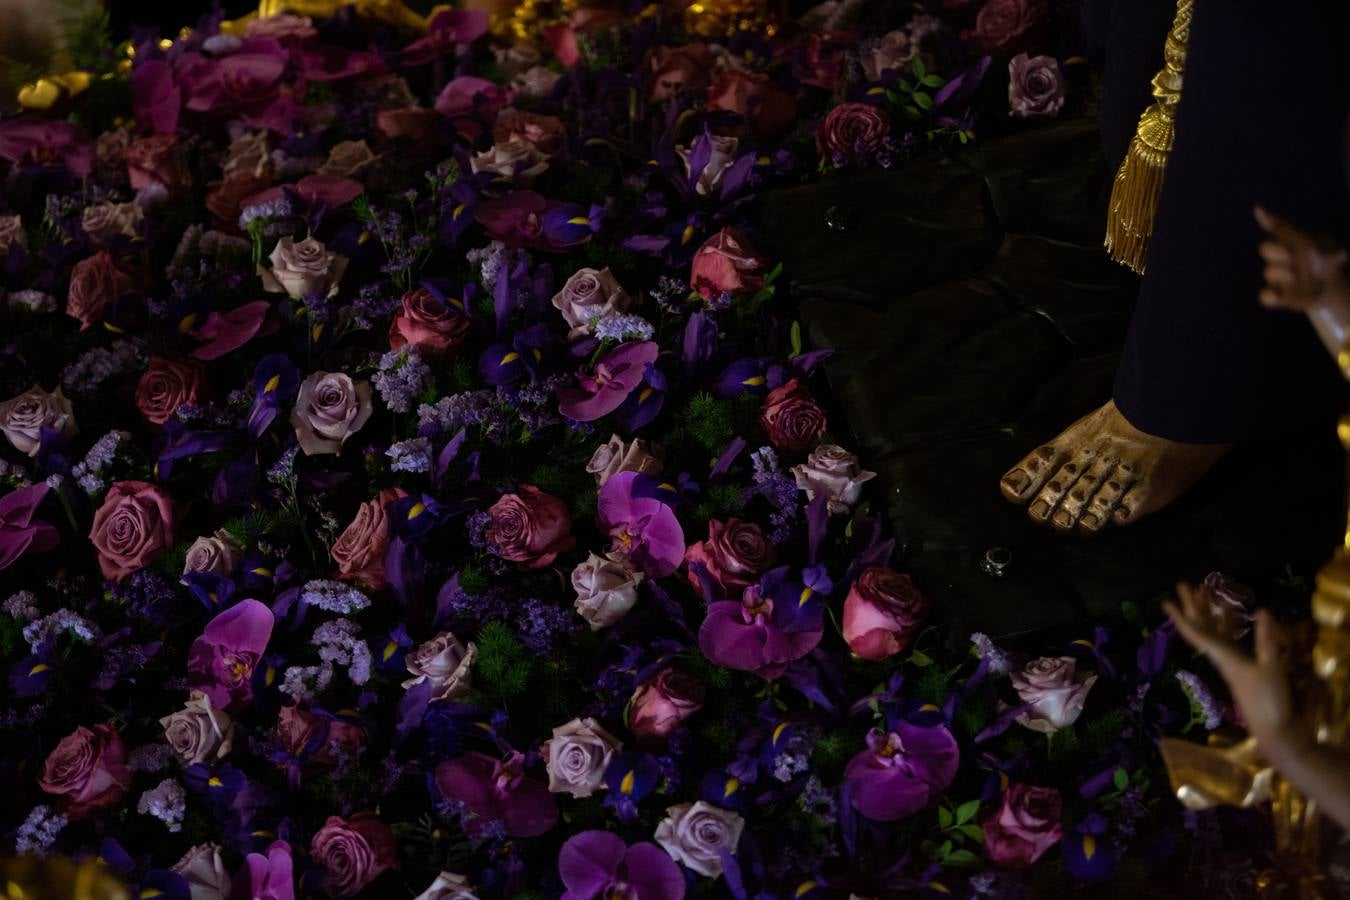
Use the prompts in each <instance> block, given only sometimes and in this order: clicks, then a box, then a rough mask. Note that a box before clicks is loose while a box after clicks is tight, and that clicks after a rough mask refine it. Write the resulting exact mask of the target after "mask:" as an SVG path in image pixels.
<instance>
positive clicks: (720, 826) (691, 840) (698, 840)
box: [652, 800, 745, 878]
mask: <svg viewBox="0 0 1350 900" xmlns="http://www.w3.org/2000/svg"><path fill="white" fill-rule="evenodd" d="M744 830H745V820H744V819H742V818H741V817H740V816H739V815H737V814H736V813H734V812H732V811H730V810H727V809H722V807H720V806H713V805H712V804H711V803H707V802H705V801H703V800H699V801H698V802H697V803H680V804H678V805H676V806H672V807H670V808H669V809H667V810H666V817H665V818H664V819H662V820H661V822H660V823H659V824H658V825H657V826H656V833H655V834H654V835H653V836H652V838H653V840H655V841H656V843H658V844H660V845H661V849H663V850H665V851H666V852H667V853H669V854H670V858H671V859H673V860H675V861H676V862H678V863H683V864H684V865H685V866H686V867H688V868H689V869H690V870H691V871H693V872H697V873H698V874H699V875H703V876H706V877H708V878H718V877H720V876H721V874H722V854H723V853H729V854H731V855H733V856H734V855H735V854H736V845H737V844H739V843H740V841H741V832H742V831H744Z"/></svg>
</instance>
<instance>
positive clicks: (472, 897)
mask: <svg viewBox="0 0 1350 900" xmlns="http://www.w3.org/2000/svg"><path fill="white" fill-rule="evenodd" d="M413 900H478V895H477V894H475V893H474V892H473V884H472V882H470V881H469V879H467V878H465V877H464V876H463V875H460V874H459V873H458V872H441V874H439V875H437V876H436V878H435V880H434V881H432V882H431V884H429V885H427V889H426V890H425V891H423V892H422V893H420V894H418V895H417V896H416V897H414V898H413Z"/></svg>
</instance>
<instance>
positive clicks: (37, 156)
mask: <svg viewBox="0 0 1350 900" xmlns="http://www.w3.org/2000/svg"><path fill="white" fill-rule="evenodd" d="M29 156H31V157H32V158H33V159H34V160H36V161H38V162H42V163H54V162H62V163H65V165H66V168H68V169H70V171H71V172H72V173H73V174H74V175H75V176H76V177H77V178H86V177H88V175H89V172H90V170H92V169H93V168H94V144H93V142H92V141H90V140H89V139H88V138H87V137H85V134H84V132H82V131H80V129H79V128H78V127H76V126H75V125H72V124H71V123H70V122H65V121H60V120H55V119H53V120H48V119H36V118H29V117H27V116H20V117H19V118H15V119H10V120H9V121H7V122H0V159H7V160H9V161H10V162H15V163H17V162H21V161H22V160H23V159H24V158H25V157H29Z"/></svg>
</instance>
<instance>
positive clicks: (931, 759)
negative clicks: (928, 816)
mask: <svg viewBox="0 0 1350 900" xmlns="http://www.w3.org/2000/svg"><path fill="white" fill-rule="evenodd" d="M960 759H961V755H960V750H959V749H958V748H957V745H956V738H954V737H952V733H951V732H950V731H948V730H947V728H946V726H944V725H933V726H929V727H924V726H920V725H911V724H910V723H908V722H905V721H900V722H898V723H896V725H895V726H894V727H893V728H892V730H891V731H890V732H884V731H881V730H880V729H876V728H874V729H872V731H870V732H869V733H868V735H867V749H866V750H864V751H863V752H862V753H859V754H858V755H857V756H855V757H853V759H851V760H849V764H848V768H846V769H845V770H844V780H845V781H846V782H847V783H848V784H849V785H851V786H852V787H853V792H852V793H853V808H854V809H856V810H857V811H858V812H860V813H862V814H863V815H864V816H867V817H868V818H869V819H876V820H877V821H880V822H894V821H897V820H899V819H903V818H905V817H906V816H912V815H914V813H916V812H918V811H919V810H921V809H923V808H924V807H926V806H928V804H930V803H932V802H933V801H934V800H935V799H937V797H938V796H939V795H940V794H941V793H942V792H943V791H944V790H946V788H947V786H948V785H949V784H951V783H952V780H953V779H954V778H956V769H957V766H958V765H959V763H960Z"/></svg>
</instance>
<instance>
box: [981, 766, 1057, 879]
mask: <svg viewBox="0 0 1350 900" xmlns="http://www.w3.org/2000/svg"><path fill="white" fill-rule="evenodd" d="M1063 810H1064V803H1063V801H1062V800H1061V799H1060V796H1059V791H1057V790H1055V789H1054V788H1048V787H1036V786H1034V785H1030V784H1010V785H1008V789H1007V790H1006V791H1004V792H1003V805H1002V806H1000V807H999V810H998V812H996V813H994V815H992V816H990V817H989V818H988V819H985V820H984V823H983V825H982V826H981V828H982V830H983V831H984V849H985V851H986V852H987V853H988V854H989V858H990V859H992V860H993V861H994V862H995V863H997V864H998V865H1000V866H1004V867H1006V868H1009V869H1025V868H1026V867H1027V866H1030V865H1031V864H1032V863H1034V862H1035V861H1036V860H1038V859H1040V858H1041V857H1042V856H1044V855H1045V852H1046V851H1047V850H1049V849H1050V848H1051V847H1053V846H1055V844H1057V843H1059V839H1060V838H1062V837H1063V836H1064V827H1063V825H1061V824H1060V816H1061V815H1063Z"/></svg>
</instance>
